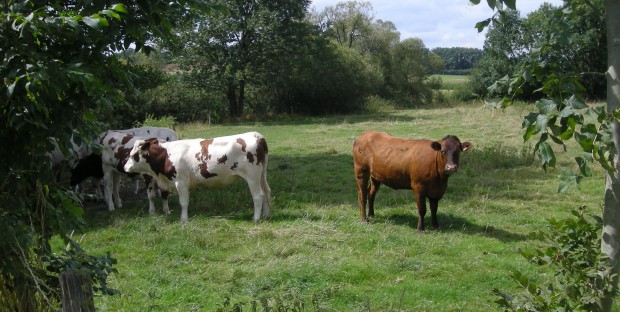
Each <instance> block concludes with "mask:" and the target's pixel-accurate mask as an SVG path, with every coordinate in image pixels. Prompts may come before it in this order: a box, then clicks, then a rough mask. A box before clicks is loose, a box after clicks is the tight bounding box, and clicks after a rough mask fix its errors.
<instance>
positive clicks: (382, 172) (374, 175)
mask: <svg viewBox="0 0 620 312" xmlns="http://www.w3.org/2000/svg"><path fill="white" fill-rule="evenodd" d="M471 147H472V145H471V143H469V142H463V143H461V141H460V140H459V138H457V137H456V136H453V135H447V136H446V137H444V138H443V139H442V140H441V141H431V140H407V139H401V138H397V137H394V136H391V135H389V134H386V133H381V132H375V131H366V132H364V133H362V135H361V136H360V137H359V138H357V139H356V140H355V142H354V143H353V162H354V170H355V178H356V179H357V199H358V201H359V206H360V217H361V218H362V221H368V218H370V217H374V214H375V211H374V202H375V195H376V194H377V191H378V190H379V186H380V185H381V184H385V185H387V186H389V187H391V188H393V189H409V190H413V193H414V196H415V200H416V204H417V208H418V231H419V232H422V231H424V215H425V214H426V199H427V198H428V200H429V202H430V207H431V223H432V226H433V229H435V230H437V229H439V224H438V222H437V204H438V202H439V200H440V199H441V197H442V196H443V194H444V193H445V192H446V188H447V187H448V178H449V177H450V174H452V173H454V172H456V170H457V169H458V165H459V155H460V153H461V152H462V151H467V150H469V149H471ZM369 181H370V183H368V182H369ZM367 200H368V217H366V201H367Z"/></svg>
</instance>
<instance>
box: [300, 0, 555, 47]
mask: <svg viewBox="0 0 620 312" xmlns="http://www.w3.org/2000/svg"><path fill="white" fill-rule="evenodd" d="M361 1H363V0H361ZM338 2H341V1H339V0H314V1H313V2H312V4H311V6H316V8H317V10H318V11H321V10H322V9H324V8H325V7H326V6H334V5H336V4H337V3H338ZM369 2H371V3H372V6H373V9H374V13H375V19H381V20H386V21H392V22H393V23H394V24H395V25H396V28H397V30H398V31H399V32H400V34H401V40H403V39H406V38H412V37H415V38H420V39H422V41H424V44H425V45H426V47H428V48H436V47H472V48H482V46H483V44H484V39H485V38H484V33H482V34H479V33H478V30H477V29H476V28H475V27H474V26H475V25H476V23H477V22H479V21H482V20H484V19H487V18H489V17H491V16H492V15H493V11H491V9H490V8H489V7H488V6H487V4H486V2H485V1H482V2H481V4H479V5H471V4H470V3H469V2H468V1H467V0H435V1H428V0H398V1H396V0H370V1H369ZM543 2H549V3H551V4H553V5H561V4H562V0H547V1H535V0H518V1H517V9H519V10H520V11H521V15H522V16H525V15H526V14H527V13H529V12H531V11H533V10H536V9H538V8H539V7H540V5H541V4H543Z"/></svg>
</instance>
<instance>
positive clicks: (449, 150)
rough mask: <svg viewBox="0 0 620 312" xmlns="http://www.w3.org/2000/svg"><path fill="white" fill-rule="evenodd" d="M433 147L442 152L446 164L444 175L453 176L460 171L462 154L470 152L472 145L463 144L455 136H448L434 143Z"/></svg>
mask: <svg viewBox="0 0 620 312" xmlns="http://www.w3.org/2000/svg"><path fill="white" fill-rule="evenodd" d="M431 146H432V147H433V149H435V150H436V151H438V152H441V155H442V157H443V160H444V163H445V166H444V173H446V174H452V173H455V172H456V171H457V170H458V167H459V156H460V154H461V152H465V151H468V150H470V149H471V146H472V145H471V143H469V142H463V143H461V141H460V140H459V138H457V137H456V136H454V135H447V136H445V137H444V138H443V139H442V140H441V141H436V142H433V143H432V144H431Z"/></svg>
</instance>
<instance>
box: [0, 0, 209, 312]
mask: <svg viewBox="0 0 620 312" xmlns="http://www.w3.org/2000/svg"><path fill="white" fill-rule="evenodd" d="M186 7H191V8H200V9H201V10H206V9H207V6H206V5H205V4H204V3H203V2H201V1H197V2H195V3H194V2H193V1H190V0H188V1H182V2H169V1H166V2H165V3H163V2H152V1H151V2H148V3H147V2H144V3H143V2H131V3H129V4H123V3H117V2H112V1H98V2H91V1H69V2H67V1H45V2H33V1H2V2H1V3H0V12H2V13H1V14H2V17H3V18H2V20H1V21H0V33H1V34H2V36H1V37H2V40H0V57H2V60H3V66H2V67H0V78H1V79H0V80H1V81H2V92H0V127H1V130H0V140H2V142H3V144H4V146H6V147H10V148H4V149H3V151H2V153H0V201H1V202H2V203H3V205H2V206H0V237H2V239H1V240H0V306H2V307H3V309H7V310H15V311H40V310H57V303H58V302H59V301H58V297H59V293H60V292H59V288H58V273H59V272H61V271H63V270H65V269H67V268H83V269H86V270H87V271H88V272H89V274H88V275H89V277H90V278H91V279H92V280H93V282H94V288H95V290H96V291H97V290H98V291H101V292H103V293H104V294H112V293H114V291H113V290H111V289H109V288H108V287H107V283H106V279H107V276H108V274H110V273H111V272H113V271H114V269H113V268H112V265H113V264H114V260H113V259H112V258H111V257H110V255H107V256H102V257H94V256H91V255H89V254H88V253H87V252H86V251H84V250H82V249H81V248H80V247H79V245H77V243H75V242H73V241H72V240H71V238H70V237H69V233H70V232H71V231H72V230H74V229H79V228H80V225H81V223H82V220H81V214H82V210H81V208H80V207H79V205H78V199H77V198H76V197H75V196H74V195H73V194H72V193H71V192H69V191H67V190H66V189H65V188H63V187H61V186H60V185H59V184H58V182H57V181H56V179H55V176H54V174H53V173H52V170H51V164H50V157H49V153H50V152H51V151H52V149H53V144H52V142H51V141H52V140H54V141H56V142H57V143H58V145H59V147H60V149H61V150H62V151H63V152H64V153H65V155H69V154H70V151H71V140H73V142H75V143H77V144H80V143H81V142H85V143H86V142H90V139H89V138H91V137H93V136H94V135H95V134H96V133H97V132H99V131H100V130H101V124H100V122H99V121H98V119H97V117H98V116H99V115H100V114H102V113H105V112H106V111H108V110H109V109H110V108H111V107H113V106H114V105H115V104H116V103H118V102H119V101H121V100H122V97H121V96H120V94H119V92H117V89H116V86H117V85H116V84H117V83H118V84H123V83H127V84H131V80H130V79H128V74H127V72H126V67H124V66H123V65H122V63H120V62H119V61H118V58H117V57H116V54H115V52H117V51H121V50H124V49H127V48H129V47H130V46H135V48H136V50H145V51H148V50H149V49H150V48H149V46H148V45H147V43H148V42H149V41H150V40H151V38H153V37H154V36H162V35H165V34H167V33H169V31H170V30H171V28H172V26H173V25H174V23H175V21H178V20H179V19H182V18H183V17H185V16H187V14H188V10H187V9H186ZM53 235H59V236H60V237H62V238H63V239H64V240H65V241H66V242H68V243H70V245H71V246H72V248H70V249H69V250H67V251H65V252H62V253H54V252H53V251H52V250H51V247H50V244H49V240H50V238H51V237H52V236H53ZM55 306H56V307H55Z"/></svg>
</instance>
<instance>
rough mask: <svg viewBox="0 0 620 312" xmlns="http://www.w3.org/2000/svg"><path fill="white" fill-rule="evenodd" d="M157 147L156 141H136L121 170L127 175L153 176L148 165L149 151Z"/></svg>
mask: <svg viewBox="0 0 620 312" xmlns="http://www.w3.org/2000/svg"><path fill="white" fill-rule="evenodd" d="M155 145H159V142H158V141H157V139H147V140H136V141H135V142H134V144H133V148H132V149H131V152H129V157H128V159H127V162H126V163H125V166H124V167H123V169H125V171H126V172H128V173H145V174H151V175H152V174H153V172H152V171H153V170H152V169H151V166H150V165H149V163H148V158H149V151H150V150H151V148H152V147H154V146H155Z"/></svg>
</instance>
